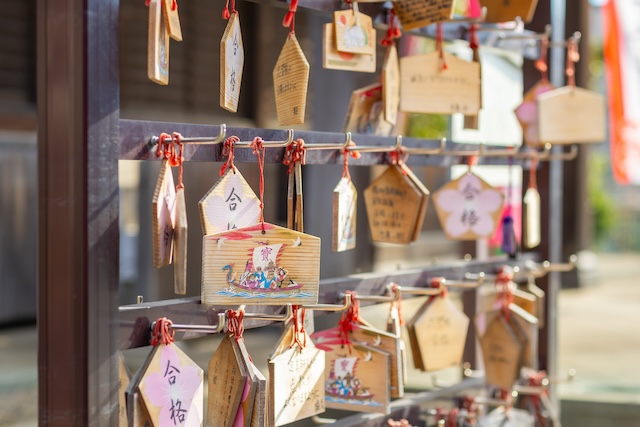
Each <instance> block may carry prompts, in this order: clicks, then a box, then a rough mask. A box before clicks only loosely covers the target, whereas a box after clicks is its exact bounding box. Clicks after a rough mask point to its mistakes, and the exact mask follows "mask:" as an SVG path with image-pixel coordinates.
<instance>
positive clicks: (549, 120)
mask: <svg viewBox="0 0 640 427" xmlns="http://www.w3.org/2000/svg"><path fill="white" fill-rule="evenodd" d="M605 117H606V115H605V102H604V97H603V96H602V95H600V94H599V93H596V92H593V91H590V90H586V89H582V88H580V87H571V86H565V87H561V88H559V89H554V90H550V91H549V92H545V93H543V94H541V95H538V132H539V135H540V141H541V142H543V143H547V142H550V143H552V144H573V143H580V142H602V141H604V140H605V139H606V123H605Z"/></svg>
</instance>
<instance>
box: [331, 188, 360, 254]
mask: <svg viewBox="0 0 640 427" xmlns="http://www.w3.org/2000/svg"><path fill="white" fill-rule="evenodd" d="M357 206H358V190H356V186H355V185H353V182H352V181H351V179H349V178H348V177H342V178H341V179H340V181H339V182H338V185H336V187H335V188H334V189H333V224H332V230H333V233H332V237H333V239H332V242H331V248H332V250H333V251H334V252H343V251H346V250H349V249H353V248H355V247H356V217H357V216H356V210H357Z"/></svg>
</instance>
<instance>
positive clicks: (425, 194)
mask: <svg viewBox="0 0 640 427" xmlns="http://www.w3.org/2000/svg"><path fill="white" fill-rule="evenodd" d="M400 168H401V169H402V171H403V172H404V173H405V174H406V175H407V177H409V179H410V180H411V182H413V183H414V184H415V186H416V188H417V189H418V190H419V191H420V193H421V194H422V200H421V201H420V208H419V210H418V212H419V215H418V220H417V221H416V229H415V230H414V231H413V239H412V240H413V241H416V240H418V238H419V237H420V233H421V232H422V223H423V222H424V216H425V214H426V213H427V203H428V202H429V195H430V194H431V193H430V192H429V190H428V189H427V187H425V186H424V184H423V183H422V181H420V180H419V179H418V177H417V176H416V175H415V174H414V173H413V171H412V170H411V169H410V168H409V166H407V165H406V164H404V163H400Z"/></svg>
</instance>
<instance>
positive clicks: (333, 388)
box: [325, 357, 374, 404]
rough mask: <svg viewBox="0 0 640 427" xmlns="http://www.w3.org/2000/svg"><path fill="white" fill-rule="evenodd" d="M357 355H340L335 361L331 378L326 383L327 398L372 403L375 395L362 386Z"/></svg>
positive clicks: (346, 401) (330, 374) (330, 373)
mask: <svg viewBox="0 0 640 427" xmlns="http://www.w3.org/2000/svg"><path fill="white" fill-rule="evenodd" d="M358 360H359V359H358V358H357V357H339V358H337V359H336V360H334V361H333V364H332V367H331V371H330V372H329V379H328V380H327V382H326V384H325V395H326V399H327V400H334V401H337V402H342V403H356V404H371V403H373V397H374V395H373V394H372V393H371V392H370V391H369V389H367V388H366V387H363V386H362V383H361V381H360V379H359V378H358V377H357V376H356V374H355V371H356V365H357V364H358Z"/></svg>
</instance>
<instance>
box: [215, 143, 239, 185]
mask: <svg viewBox="0 0 640 427" xmlns="http://www.w3.org/2000/svg"><path fill="white" fill-rule="evenodd" d="M238 141H240V138H238V137H237V136H230V137H229V138H227V139H225V141H224V145H223V146H222V155H223V156H225V157H226V158H227V161H226V162H224V163H223V164H222V167H221V168H220V176H222V175H224V174H225V172H226V171H227V169H230V170H232V171H233V173H236V167H235V165H234V164H233V161H234V159H235V150H234V145H235V143H236V142H238Z"/></svg>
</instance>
